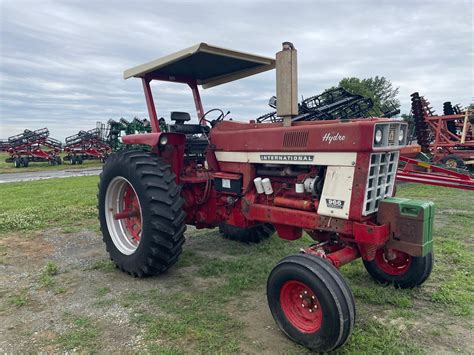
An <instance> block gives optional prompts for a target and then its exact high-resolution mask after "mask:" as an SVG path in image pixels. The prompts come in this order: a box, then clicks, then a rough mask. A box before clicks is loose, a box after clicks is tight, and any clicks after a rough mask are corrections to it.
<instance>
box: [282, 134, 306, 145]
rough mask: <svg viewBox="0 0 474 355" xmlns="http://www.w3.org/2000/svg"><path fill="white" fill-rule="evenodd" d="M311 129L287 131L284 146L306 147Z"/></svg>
mask: <svg viewBox="0 0 474 355" xmlns="http://www.w3.org/2000/svg"><path fill="white" fill-rule="evenodd" d="M308 135H309V131H293V132H286V133H285V135H284V136H283V147H285V148H304V147H306V145H307V144H308Z"/></svg>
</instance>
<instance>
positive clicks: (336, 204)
mask: <svg viewBox="0 0 474 355" xmlns="http://www.w3.org/2000/svg"><path fill="white" fill-rule="evenodd" d="M326 206H328V207H329V208H337V209H340V210H342V209H343V208H344V201H342V200H336V199H334V198H327V199H326Z"/></svg>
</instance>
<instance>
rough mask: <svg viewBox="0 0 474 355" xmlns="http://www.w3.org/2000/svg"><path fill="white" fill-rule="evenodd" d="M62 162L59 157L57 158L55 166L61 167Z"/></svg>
mask: <svg viewBox="0 0 474 355" xmlns="http://www.w3.org/2000/svg"><path fill="white" fill-rule="evenodd" d="M62 163H63V161H62V160H61V157H59V156H57V157H56V164H58V165H61V164H62Z"/></svg>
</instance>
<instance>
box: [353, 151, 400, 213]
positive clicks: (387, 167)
mask: <svg viewBox="0 0 474 355" xmlns="http://www.w3.org/2000/svg"><path fill="white" fill-rule="evenodd" d="M398 154H399V153H398V152H388V153H385V152H384V153H372V154H371V155H370V163H369V174H368V176H367V185H366V189H365V200H364V210H363V213H362V214H363V215H364V216H367V215H369V214H371V213H374V212H377V210H378V208H379V202H380V200H382V199H384V198H385V197H390V196H392V192H393V186H394V185H395V177H396V174H397V166H398Z"/></svg>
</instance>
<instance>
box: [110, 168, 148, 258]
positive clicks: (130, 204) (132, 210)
mask: <svg viewBox="0 0 474 355" xmlns="http://www.w3.org/2000/svg"><path fill="white" fill-rule="evenodd" d="M105 203H106V221H107V227H108V229H109V233H110V236H111V238H112V241H113V243H114V244H115V246H116V247H117V249H118V250H119V251H120V252H121V253H123V254H125V255H131V254H133V253H134V252H135V250H136V249H137V248H138V246H139V244H140V240H141V235H142V213H141V207H140V201H139V199H138V195H137V193H136V191H135V189H134V188H133V186H132V185H131V184H130V182H129V181H128V180H127V179H125V178H124V177H122V176H117V177H115V178H114V179H112V181H111V182H110V183H109V185H108V187H107V192H106V196H105Z"/></svg>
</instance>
